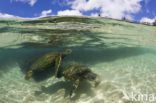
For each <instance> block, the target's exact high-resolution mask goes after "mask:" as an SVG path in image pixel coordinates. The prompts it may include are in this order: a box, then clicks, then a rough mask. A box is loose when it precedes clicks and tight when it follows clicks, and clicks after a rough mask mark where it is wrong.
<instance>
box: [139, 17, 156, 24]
mask: <svg viewBox="0 0 156 103" xmlns="http://www.w3.org/2000/svg"><path fill="white" fill-rule="evenodd" d="M155 20H156V17H155V18H153V19H150V18H147V17H143V18H141V20H140V22H141V23H149V24H151V25H152V24H153V22H154V21H155Z"/></svg>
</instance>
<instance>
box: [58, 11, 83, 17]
mask: <svg viewBox="0 0 156 103" xmlns="http://www.w3.org/2000/svg"><path fill="white" fill-rule="evenodd" d="M57 15H61V16H71V15H72V16H81V15H82V14H81V13H80V11H78V10H64V11H58V13H57Z"/></svg>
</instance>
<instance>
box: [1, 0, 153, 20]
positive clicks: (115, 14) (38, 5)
mask: <svg viewBox="0 0 156 103" xmlns="http://www.w3.org/2000/svg"><path fill="white" fill-rule="evenodd" d="M98 14H100V15H101V16H102V17H109V18H115V19H122V18H123V17H126V18H127V19H129V20H131V21H140V22H149V23H152V22H154V20H155V19H156V0H0V18H37V17H45V16H56V15H58V16H62V15H74V16H94V17H96V16H98Z"/></svg>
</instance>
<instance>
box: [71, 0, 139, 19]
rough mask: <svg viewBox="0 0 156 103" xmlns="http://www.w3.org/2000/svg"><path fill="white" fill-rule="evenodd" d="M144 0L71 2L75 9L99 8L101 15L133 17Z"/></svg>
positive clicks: (80, 0)
mask: <svg viewBox="0 0 156 103" xmlns="http://www.w3.org/2000/svg"><path fill="white" fill-rule="evenodd" d="M141 1H142V0H74V1H71V2H69V3H68V4H69V5H71V8H72V9H73V10H77V11H80V12H85V11H91V10H95V9H99V10H100V12H101V16H104V17H111V18H117V19H121V18H123V17H126V16H127V17H129V18H131V19H132V18H133V17H132V14H134V13H137V12H139V11H140V9H141V5H140V2H141Z"/></svg>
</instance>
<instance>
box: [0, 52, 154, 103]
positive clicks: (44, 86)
mask: <svg viewBox="0 0 156 103" xmlns="http://www.w3.org/2000/svg"><path fill="white" fill-rule="evenodd" d="M151 57H153V55H150V54H145V55H140V56H135V57H129V58H125V59H119V60H115V61H113V62H104V63H98V64H96V65H89V67H90V68H91V69H92V70H93V71H94V72H96V73H97V74H99V76H100V78H101V80H102V82H101V84H100V85H99V86H98V87H96V88H95V87H94V84H93V83H91V82H83V83H81V84H80V87H79V88H78V90H77V92H76V94H75V95H74V96H73V98H72V99H70V98H69V92H70V89H71V86H72V85H71V83H70V82H68V81H65V80H64V78H60V79H58V78H54V77H50V78H49V79H47V80H44V81H42V82H36V81H34V80H33V79H31V80H29V81H26V80H25V79H24V74H23V73H22V72H21V69H20V68H19V66H18V64H17V63H15V64H14V65H8V68H10V69H9V71H7V72H1V73H0V74H2V75H1V79H0V103H132V102H133V103H147V101H141V102H139V101H137V102H134V101H132V100H131V99H129V100H127V99H124V98H123V96H124V93H126V94H127V95H128V96H129V95H130V94H131V92H134V93H139V92H141V93H146V92H148V93H150V94H152V93H156V82H155V78H156V70H154V67H156V63H155V62H154V61H155V60H152V59H151ZM153 58H154V57H153Z"/></svg>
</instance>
